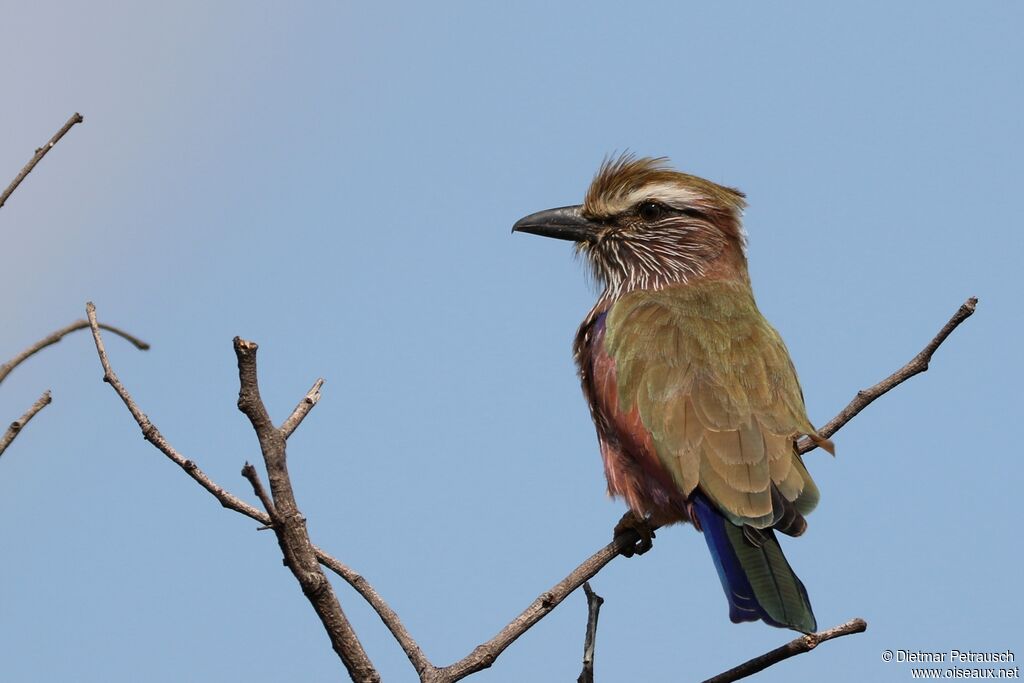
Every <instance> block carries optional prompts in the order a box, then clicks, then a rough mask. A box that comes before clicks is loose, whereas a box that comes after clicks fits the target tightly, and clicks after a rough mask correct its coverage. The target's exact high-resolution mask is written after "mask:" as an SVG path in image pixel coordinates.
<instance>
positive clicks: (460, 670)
mask: <svg viewBox="0 0 1024 683" xmlns="http://www.w3.org/2000/svg"><path fill="white" fill-rule="evenodd" d="M639 540H640V536H639V534H637V533H636V532H635V531H632V530H629V531H626V532H624V533H622V534H620V535H619V536H617V537H616V538H615V540H613V541H612V542H611V543H609V544H608V545H606V546H605V547H603V548H601V549H600V550H598V551H597V552H596V553H594V554H593V555H591V556H590V557H588V558H587V559H586V560H584V561H583V563H582V564H580V566H578V567H576V569H574V570H572V571H571V572H570V573H569V575H568V576H566V577H565V578H564V579H562V580H561V581H559V582H558V583H556V584H555V585H554V586H552V587H551V588H549V589H548V590H546V591H544V592H543V593H541V594H540V596H538V597H537V599H536V600H534V601H533V602H532V603H530V606H529V607H527V608H526V609H525V610H523V611H522V612H521V613H520V614H519V616H517V617H516V618H515V619H513V620H512V621H510V622H509V623H508V625H506V626H505V628H503V629H501V631H499V632H498V634H497V635H496V636H494V637H493V638H491V639H490V640H488V641H487V642H486V643H482V644H481V645H478V646H476V647H475V648H474V649H473V651H472V652H470V653H469V654H468V655H467V656H466V657H464V658H463V659H460V660H459V661H457V662H455V663H454V664H451V665H449V666H446V667H445V668H443V669H439V670H438V674H439V676H438V677H437V678H436V679H431V680H432V681H433V680H438V681H458V680H461V679H463V678H465V677H466V676H469V675H470V674H474V673H476V672H477V671H480V670H481V669H486V668H488V667H489V666H491V665H492V664H494V661H495V660H496V659H497V658H498V656H499V655H500V654H501V653H502V652H504V651H505V648H507V647H508V646H509V645H511V644H512V643H513V642H515V641H516V639H517V638H519V636H521V635H523V634H524V633H526V632H527V631H528V630H529V629H530V628H531V627H532V626H533V625H534V624H536V623H537V622H538V621H540V620H541V619H543V618H544V617H546V616H547V615H548V614H550V613H551V612H552V610H554V609H555V608H556V607H558V605H559V604H560V603H561V602H562V601H563V600H565V598H566V597H568V596H569V594H570V593H572V592H573V591H574V590H576V589H577V588H579V587H580V586H582V585H583V583H584V582H585V581H588V580H590V579H592V578H593V577H594V576H595V575H596V574H597V573H598V572H599V571H601V570H602V569H604V566H605V565H606V564H608V563H609V562H611V561H612V560H614V559H615V558H616V557H618V556H619V554H620V553H621V552H622V551H623V549H625V548H628V547H630V546H632V545H636V543H637V541H639Z"/></svg>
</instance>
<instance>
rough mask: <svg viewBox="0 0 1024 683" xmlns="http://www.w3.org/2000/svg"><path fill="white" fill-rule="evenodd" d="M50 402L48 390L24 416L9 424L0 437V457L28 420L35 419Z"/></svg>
mask: <svg viewBox="0 0 1024 683" xmlns="http://www.w3.org/2000/svg"><path fill="white" fill-rule="evenodd" d="M52 401H53V398H52V397H51V396H50V390H49V389H47V390H46V391H44V392H43V395H42V396H40V397H39V399H38V400H37V401H36V402H35V403H33V404H32V406H31V407H30V408H29V409H28V410H26V411H25V414H24V415H22V416H21V417H19V418H18V419H17V420H15V421H14V422H12V423H11V425H10V426H9V427H8V428H7V431H6V432H4V435H3V436H2V437H0V455H3V454H4V451H6V450H7V447H8V446H10V445H11V442H12V441H14V439H16V438H17V436H18V434H20V433H21V430H22V429H24V428H25V425H27V424H28V423H29V420H31V419H32V418H33V417H35V416H36V413H38V412H39V411H40V410H42V409H43V408H45V407H46V406H48V405H50V403H51V402H52Z"/></svg>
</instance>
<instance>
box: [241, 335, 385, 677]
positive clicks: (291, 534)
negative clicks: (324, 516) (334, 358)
mask: <svg viewBox="0 0 1024 683" xmlns="http://www.w3.org/2000/svg"><path fill="white" fill-rule="evenodd" d="M234 346H235V356H237V358H238V381H239V391H238V409H239V410H240V411H242V413H243V414H245V416H246V417H248V418H249V422H250V423H251V424H252V428H253V430H254V431H255V432H256V436H257V438H258V439H259V442H260V450H261V451H263V460H264V462H265V463H266V466H267V477H268V479H269V480H270V492H271V495H272V496H273V498H274V501H273V506H274V507H276V508H277V511H276V513H271V517H272V519H273V520H274V533H275V534H276V535H277V540H278V545H280V547H281V552H282V553H284V558H285V564H286V565H287V566H288V568H289V569H290V570H291V572H292V574H293V575H294V576H295V579H296V580H297V581H298V582H299V585H300V586H301V587H302V593H303V595H305V596H306V598H307V599H308V600H309V603H310V605H312V606H313V610H314V611H315V612H316V614H317V616H318V617H320V622H321V623H322V624H323V625H324V629H326V631H327V635H328V637H329V638H330V639H331V646H332V647H333V648H334V651H335V652H336V653H338V656H339V657H341V660H342V662H344V664H345V668H346V669H348V674H349V676H350V677H351V678H352V680H354V681H357V682H359V683H362V682H364V681H365V682H367V683H370V682H372V683H377V682H379V681H380V674H379V673H377V670H376V669H375V668H374V667H373V663H372V662H370V658H369V657H368V656H367V654H366V651H365V650H364V649H363V646H362V643H360V642H359V637H358V636H357V635H356V632H355V630H354V629H353V628H352V625H351V624H350V623H349V621H348V618H347V617H346V616H345V613H344V611H342V609H341V604H340V603H339V602H338V598H337V597H336V596H335V595H334V589H333V588H332V587H331V582H330V581H328V580H327V577H326V576H324V572H323V570H322V569H321V568H320V563H319V561H318V560H317V557H316V553H315V551H314V550H313V543H312V542H311V541H310V540H309V532H308V531H307V530H306V518H305V517H303V516H302V512H301V511H300V510H299V506H298V503H296V501H295V493H294V491H293V490H292V482H291V478H290V477H289V475H288V462H287V456H286V441H285V438H284V434H282V433H281V431H280V430H279V429H278V428H277V427H275V426H274V423H273V422H272V421H271V419H270V414H269V413H268V412H267V408H266V406H265V405H264V404H263V399H262V398H261V397H260V389H259V381H258V378H257V373H256V351H257V350H258V349H259V347H258V346H257V345H256V343H255V342H251V341H246V340H245V339H242V338H240V337H235V340H234ZM264 495H265V494H264Z"/></svg>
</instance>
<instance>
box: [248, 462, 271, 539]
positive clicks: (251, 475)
mask: <svg viewBox="0 0 1024 683" xmlns="http://www.w3.org/2000/svg"><path fill="white" fill-rule="evenodd" d="M242 476H243V477H245V478H246V479H248V480H249V483H250V484H252V492H253V493H255V494H256V497H257V498H259V499H260V502H261V503H263V508H264V509H265V510H266V511H267V514H268V515H270V521H271V522H272V523H273V524H276V523H277V519H278V517H277V509H276V508H275V507H274V499H273V498H271V497H270V495H269V494H267V490H266V489H265V488H263V482H262V481H260V475H259V472H257V471H256V468H255V467H253V466H252V465H250V464H249V463H248V462H247V463H245V465H244V466H243V467H242ZM266 528H268V529H272V528H273V526H272V525H271V526H268V527H266Z"/></svg>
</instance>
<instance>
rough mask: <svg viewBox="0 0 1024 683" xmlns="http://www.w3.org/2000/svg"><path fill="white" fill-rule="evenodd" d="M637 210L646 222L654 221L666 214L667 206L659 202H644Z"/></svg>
mask: <svg viewBox="0 0 1024 683" xmlns="http://www.w3.org/2000/svg"><path fill="white" fill-rule="evenodd" d="M636 212H637V215H639V216H640V219H641V220H643V221H644V222H645V223H653V222H654V221H656V220H659V219H660V218H661V217H662V216H664V215H665V207H664V206H662V205H661V204H659V203H658V202H644V203H643V204H641V205H640V207H639V208H638V209H637V211H636Z"/></svg>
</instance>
